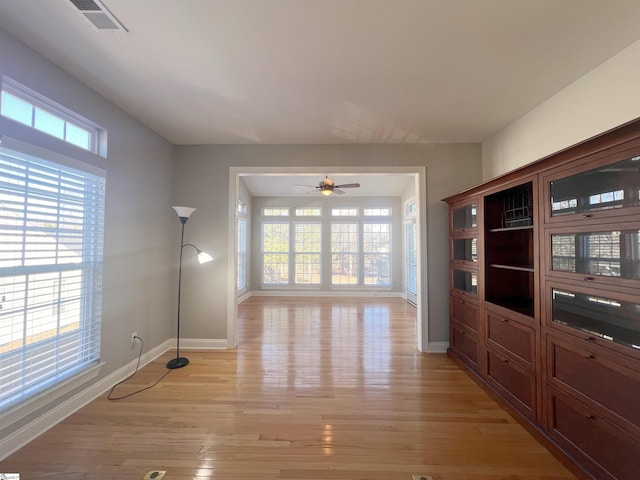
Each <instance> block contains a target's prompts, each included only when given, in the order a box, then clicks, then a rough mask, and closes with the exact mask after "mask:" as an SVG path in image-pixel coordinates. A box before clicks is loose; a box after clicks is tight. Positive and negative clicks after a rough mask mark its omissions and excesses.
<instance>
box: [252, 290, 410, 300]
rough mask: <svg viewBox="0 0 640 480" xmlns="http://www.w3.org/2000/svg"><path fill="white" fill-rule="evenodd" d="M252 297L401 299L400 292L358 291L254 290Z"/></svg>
mask: <svg viewBox="0 0 640 480" xmlns="http://www.w3.org/2000/svg"><path fill="white" fill-rule="evenodd" d="M251 296H254V297H355V298H357V297H363V298H373V297H397V298H402V296H403V294H402V292H391V291H388V292H386V291H380V290H376V291H366V290H363V291H360V290H349V291H347V290H344V291H343V290H321V291H319V290H255V291H253V292H251Z"/></svg>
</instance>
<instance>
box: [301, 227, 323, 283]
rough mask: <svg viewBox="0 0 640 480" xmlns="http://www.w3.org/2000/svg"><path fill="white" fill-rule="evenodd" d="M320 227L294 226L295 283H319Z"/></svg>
mask: <svg viewBox="0 0 640 480" xmlns="http://www.w3.org/2000/svg"><path fill="white" fill-rule="evenodd" d="M321 244H322V236H321V225H320V224H319V223H297V224H296V225H295V239H294V248H295V252H296V254H295V272H296V273H295V283H296V284H304V285H309V284H319V283H320V256H321V248H322V247H321Z"/></svg>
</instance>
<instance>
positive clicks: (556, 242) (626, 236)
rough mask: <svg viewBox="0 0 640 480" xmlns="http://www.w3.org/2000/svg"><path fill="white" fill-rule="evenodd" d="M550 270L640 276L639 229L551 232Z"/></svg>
mask: <svg viewBox="0 0 640 480" xmlns="http://www.w3.org/2000/svg"><path fill="white" fill-rule="evenodd" d="M550 238H551V270H553V271H556V272H571V273H579V274H585V275H602V276H606V277H620V278H627V279H640V230H638V229H633V230H621V231H616V230H614V231H600V232H579V233H552V234H551V235H550Z"/></svg>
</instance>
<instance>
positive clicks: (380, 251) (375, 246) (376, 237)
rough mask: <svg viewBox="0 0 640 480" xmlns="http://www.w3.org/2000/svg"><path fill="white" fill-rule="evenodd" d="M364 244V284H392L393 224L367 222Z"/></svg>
mask: <svg viewBox="0 0 640 480" xmlns="http://www.w3.org/2000/svg"><path fill="white" fill-rule="evenodd" d="M362 245H363V250H364V284H365V285H390V284H391V275H390V269H391V256H390V252H391V224H390V223H365V224H364V226H363V235H362Z"/></svg>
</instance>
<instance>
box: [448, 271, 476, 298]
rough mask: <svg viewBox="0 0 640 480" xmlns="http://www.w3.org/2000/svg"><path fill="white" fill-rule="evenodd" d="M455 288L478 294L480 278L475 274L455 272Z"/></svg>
mask: <svg viewBox="0 0 640 480" xmlns="http://www.w3.org/2000/svg"><path fill="white" fill-rule="evenodd" d="M453 288H455V289H458V290H463V291H465V292H469V293H478V276H477V275H476V274H475V273H474V272H465V271H464V270H453Z"/></svg>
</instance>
